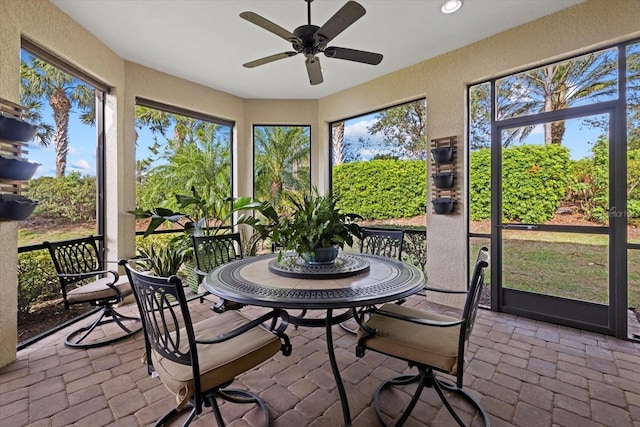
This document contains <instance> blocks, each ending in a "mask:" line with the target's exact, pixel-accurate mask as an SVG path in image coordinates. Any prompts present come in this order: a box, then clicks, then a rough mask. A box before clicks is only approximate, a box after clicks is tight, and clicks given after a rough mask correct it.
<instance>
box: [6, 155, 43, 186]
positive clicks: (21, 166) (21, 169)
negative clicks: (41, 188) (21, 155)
mask: <svg viewBox="0 0 640 427" xmlns="http://www.w3.org/2000/svg"><path fill="white" fill-rule="evenodd" d="M38 167H40V163H36V162H31V161H29V160H21V159H10V158H8V157H4V156H0V179H11V180H14V181H28V180H30V179H31V177H32V176H33V174H34V173H36V170H37V169H38Z"/></svg>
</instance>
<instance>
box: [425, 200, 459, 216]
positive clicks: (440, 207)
mask: <svg viewBox="0 0 640 427" xmlns="http://www.w3.org/2000/svg"><path fill="white" fill-rule="evenodd" d="M455 202H456V201H455V199H453V198H451V197H438V198H435V199H433V200H432V201H431V203H433V210H434V211H435V212H436V213H437V214H449V213H451V212H453V205H454V204H455Z"/></svg>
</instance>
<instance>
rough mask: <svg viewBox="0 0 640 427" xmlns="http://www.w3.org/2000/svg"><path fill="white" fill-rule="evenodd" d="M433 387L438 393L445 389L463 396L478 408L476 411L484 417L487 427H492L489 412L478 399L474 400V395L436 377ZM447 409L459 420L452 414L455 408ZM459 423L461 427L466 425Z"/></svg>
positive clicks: (448, 407)
mask: <svg viewBox="0 0 640 427" xmlns="http://www.w3.org/2000/svg"><path fill="white" fill-rule="evenodd" d="M433 386H434V388H435V389H436V391H438V390H439V389H441V388H444V389H446V390H448V391H451V392H453V393H458V394H459V395H460V396H462V398H464V399H465V400H466V401H467V402H469V403H470V404H471V405H473V406H474V407H475V408H476V410H477V411H478V412H479V413H480V415H481V416H482V420H483V421H484V425H485V426H490V425H491V422H490V421H489V414H487V411H485V410H484V408H483V407H482V406H481V405H480V402H478V401H477V400H476V398H474V397H473V396H472V395H470V394H469V393H467V392H466V391H464V390H463V389H462V388H460V387H458V386H456V385H455V384H453V383H451V382H449V381H446V380H443V379H440V378H438V377H437V376H435V375H434V377H433ZM440 393H442V391H440ZM440 398H442V396H441V397H440ZM447 409H449V412H450V413H451V415H453V416H454V418H457V417H456V416H455V415H454V412H452V410H453V408H451V407H450V406H447ZM458 423H459V424H460V425H464V424H461V421H458Z"/></svg>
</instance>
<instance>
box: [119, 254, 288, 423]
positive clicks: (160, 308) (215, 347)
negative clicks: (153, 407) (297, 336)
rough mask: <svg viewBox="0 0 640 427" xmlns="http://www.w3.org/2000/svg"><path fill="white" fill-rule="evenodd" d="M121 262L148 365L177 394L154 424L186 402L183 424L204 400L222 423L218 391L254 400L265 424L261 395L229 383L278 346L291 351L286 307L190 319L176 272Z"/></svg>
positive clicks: (284, 351)
mask: <svg viewBox="0 0 640 427" xmlns="http://www.w3.org/2000/svg"><path fill="white" fill-rule="evenodd" d="M120 263H121V264H122V265H124V266H125V269H126V272H127V275H128V277H129V281H130V282H131V286H132V288H133V291H134V296H135V299H136V303H137V304H138V308H139V309H140V313H141V316H142V318H143V325H144V331H145V347H146V350H147V364H148V366H147V369H148V371H149V373H153V374H154V375H157V376H159V377H160V380H161V381H162V383H163V384H164V385H165V386H166V387H167V389H169V391H171V393H173V394H174V395H175V397H176V406H175V407H174V408H172V409H171V410H170V411H169V412H167V413H166V414H165V415H163V416H162V417H161V418H160V419H159V420H158V421H157V422H156V426H162V425H165V424H167V423H169V422H170V421H171V420H172V419H173V417H174V416H176V415H178V414H179V413H181V412H182V411H183V410H184V409H186V408H189V407H190V408H191V412H190V413H189V415H188V416H187V419H186V421H185V422H184V424H183V426H187V425H189V424H190V423H191V422H192V421H193V419H194V418H195V417H196V415H199V414H201V413H202V407H203V406H210V407H211V409H212V411H213V413H214V416H215V419H216V421H217V423H218V425H219V426H223V425H224V422H223V420H222V414H221V412H220V408H219V406H218V403H217V401H216V398H218V397H219V398H221V399H223V400H226V401H229V402H233V403H254V404H257V405H258V407H259V408H260V410H261V412H262V414H263V420H264V425H268V424H269V411H268V409H267V406H266V405H265V402H264V401H263V400H262V399H261V398H260V397H258V396H257V395H256V394H254V393H251V392H249V391H246V390H239V389H231V388H228V387H229V386H230V385H231V384H232V382H233V381H234V378H235V377H236V376H238V375H240V374H242V373H244V372H246V371H248V370H250V369H252V368H254V367H255V366H257V365H259V364H261V363H263V362H264V361H266V360H268V359H269V358H271V357H272V356H273V355H275V354H276V353H278V352H279V351H280V352H282V354H283V355H285V356H288V355H290V354H291V344H290V341H289V338H288V336H287V335H286V334H285V333H284V331H285V329H286V327H287V325H288V314H287V312H286V311H283V310H280V309H274V310H272V311H271V312H269V313H267V314H265V315H263V316H261V317H259V318H257V319H253V320H250V319H248V318H246V317H245V316H243V315H242V314H241V313H240V312H238V311H235V310H231V311H226V312H224V313H222V314H220V315H216V316H212V317H210V318H208V319H205V320H202V321H200V322H197V323H192V321H191V316H190V313H189V308H188V306H187V299H186V297H185V294H184V290H183V288H182V282H181V281H180V279H179V278H178V277H176V276H171V277H168V278H167V277H158V276H149V275H146V274H144V273H141V272H139V271H137V270H136V269H135V268H134V265H133V264H134V260H131V261H128V260H121V261H120ZM263 324H268V327H265V326H263Z"/></svg>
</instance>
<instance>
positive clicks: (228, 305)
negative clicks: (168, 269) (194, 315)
mask: <svg viewBox="0 0 640 427" xmlns="http://www.w3.org/2000/svg"><path fill="white" fill-rule="evenodd" d="M192 242H193V252H194V254H195V258H196V267H195V269H194V270H195V272H196V273H197V274H198V277H199V278H200V280H199V281H200V284H199V285H198V293H199V294H200V295H201V297H200V302H204V300H205V297H206V299H207V300H210V301H212V302H214V305H212V306H211V309H212V310H213V311H215V312H216V313H222V312H224V311H226V310H237V309H240V308H242V307H243V305H242V304H240V303H238V302H235V301H229V300H225V299H223V298H219V297H217V296H213V295H211V294H210V293H209V292H207V291H206V290H205V289H204V286H203V285H202V279H203V278H204V276H206V275H207V273H208V272H210V271H211V270H213V269H214V268H216V267H217V266H219V265H222V264H226V263H228V262H229V261H233V260H235V259H241V258H242V243H241V241H240V233H226V234H216V235H213V236H192Z"/></svg>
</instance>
